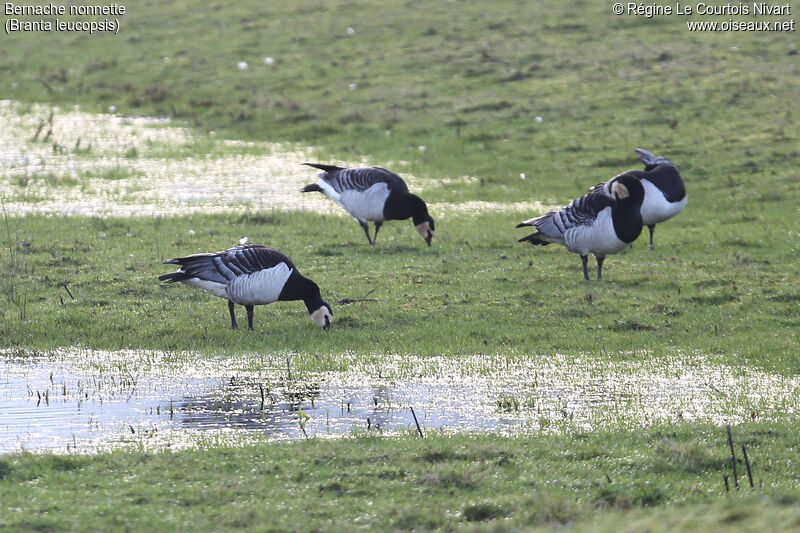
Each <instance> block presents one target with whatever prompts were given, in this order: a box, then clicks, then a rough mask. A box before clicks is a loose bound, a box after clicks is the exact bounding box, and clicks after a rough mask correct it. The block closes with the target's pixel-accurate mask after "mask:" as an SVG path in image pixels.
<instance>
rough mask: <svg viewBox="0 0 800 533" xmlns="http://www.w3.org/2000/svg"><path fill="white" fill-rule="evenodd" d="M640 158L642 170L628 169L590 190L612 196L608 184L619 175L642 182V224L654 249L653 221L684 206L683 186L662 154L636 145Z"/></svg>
mask: <svg viewBox="0 0 800 533" xmlns="http://www.w3.org/2000/svg"><path fill="white" fill-rule="evenodd" d="M635 151H636V154H637V155H638V156H639V161H641V162H642V163H644V171H641V170H629V171H627V172H623V173H622V174H620V175H619V176H615V177H613V178H611V179H610V180H608V181H605V182H603V183H598V184H597V185H595V186H594V187H592V189H591V191H592V192H602V193H603V194H605V195H606V196H609V197H611V186H612V185H613V183H614V180H616V179H618V178H619V177H620V176H633V177H634V178H637V179H639V180H641V182H642V185H643V186H644V202H642V224H644V225H645V226H647V228H648V229H649V230H650V249H651V250H652V249H653V232H654V231H655V229H656V224H658V223H659V222H664V221H665V220H669V219H670V218H672V217H674V216H675V215H677V214H678V213H680V212H681V211H683V208H684V207H686V200H687V196H686V187H684V185H683V180H682V179H681V175H680V172H678V167H676V166H675V163H673V162H672V161H670V160H669V159H667V158H665V157H656V156H654V155H653V154H651V153H650V152H648V151H647V150H643V149H641V148H637V149H636V150H635Z"/></svg>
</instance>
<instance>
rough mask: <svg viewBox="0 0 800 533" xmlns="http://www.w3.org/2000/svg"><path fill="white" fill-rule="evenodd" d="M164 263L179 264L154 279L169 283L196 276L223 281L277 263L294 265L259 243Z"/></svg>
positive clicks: (272, 249) (281, 255)
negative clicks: (176, 267) (177, 267)
mask: <svg viewBox="0 0 800 533" xmlns="http://www.w3.org/2000/svg"><path fill="white" fill-rule="evenodd" d="M164 263H166V264H175V265H180V270H178V271H177V272H172V273H170V274H164V275H163V276H159V278H158V279H160V280H161V281H166V282H169V283H173V282H176V281H181V280H184V279H191V278H198V279H202V280H207V281H214V282H217V283H223V284H224V283H228V282H229V281H231V280H233V279H235V278H237V277H239V276H244V275H247V274H252V273H254V272H259V271H261V270H266V269H268V268H272V267H274V266H276V265H278V264H279V263H286V265H287V266H288V267H289V268H290V269H293V268H294V265H293V264H292V261H291V259H289V258H288V257H287V256H286V255H285V254H283V253H282V252H279V251H278V250H275V249H274V248H269V247H267V246H263V245H260V244H247V245H244V246H236V247H235V248H230V249H228V250H224V251H221V252H216V253H207V254H194V255H190V256H187V257H179V258H176V259H170V260H168V261H164Z"/></svg>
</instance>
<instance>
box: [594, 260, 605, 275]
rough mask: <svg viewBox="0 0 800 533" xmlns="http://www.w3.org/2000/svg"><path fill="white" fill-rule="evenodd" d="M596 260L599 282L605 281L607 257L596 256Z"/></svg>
mask: <svg viewBox="0 0 800 533" xmlns="http://www.w3.org/2000/svg"><path fill="white" fill-rule="evenodd" d="M595 258H596V259H597V279H598V281H599V280H601V279H603V261H605V260H606V257H605V256H603V257H597V256H595Z"/></svg>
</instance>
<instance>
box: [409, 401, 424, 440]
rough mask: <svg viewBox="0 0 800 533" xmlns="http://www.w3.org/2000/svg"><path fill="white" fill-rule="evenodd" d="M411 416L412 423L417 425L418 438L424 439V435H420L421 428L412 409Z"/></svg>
mask: <svg viewBox="0 0 800 533" xmlns="http://www.w3.org/2000/svg"><path fill="white" fill-rule="evenodd" d="M411 416H413V417H414V423H415V424H416V425H417V431H418V432H419V436H420V438H422V439H424V438H425V435H423V434H422V428H421V427H419V421H418V420H417V414H416V413H415V412H414V408H413V407H411Z"/></svg>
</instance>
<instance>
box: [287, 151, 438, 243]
mask: <svg viewBox="0 0 800 533" xmlns="http://www.w3.org/2000/svg"><path fill="white" fill-rule="evenodd" d="M303 164H304V165H308V166H310V167H314V168H318V169H320V170H322V171H323V172H321V173H320V174H319V177H320V178H322V179H320V180H319V181H318V182H317V183H314V184H312V185H306V186H305V187H303V189H301V191H302V192H314V191H317V192H321V193H322V194H324V195H325V196H327V197H328V198H330V199H331V200H333V201H334V202H336V203H337V204H338V205H339V206H340V207H342V209H344V210H345V211H347V212H348V213H350V215H351V216H352V217H353V218H355V219H356V220H357V221H358V223H359V224H361V227H362V228H364V233H366V234H367V240H368V241H369V243H370V244H371V245H373V246H374V245H375V240H376V239H377V238H378V230H380V229H381V225H383V223H384V221H386V220H405V219H407V218H409V217H411V218H412V219H413V221H414V227H415V228H416V229H417V231H418V232H419V234H420V235H422V238H423V239H425V242H427V243H428V246H430V245H431V239H432V238H433V219H432V218H431V216H430V215H429V214H428V206H427V205H425V202H424V201H423V200H422V198H420V197H419V196H417V195H415V194H411V193H410V192H408V186H407V185H406V182H405V181H403V178H401V177H400V176H398V175H397V174H395V173H394V172H390V171H388V170H386V169H385V168H380V167H365V168H343V167H337V166H335V165H322V164H318V163H303ZM369 220H371V221H372V222H374V223H375V236H374V237H373V238H371V239H370V237H369V228H368V227H367V221H369Z"/></svg>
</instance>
